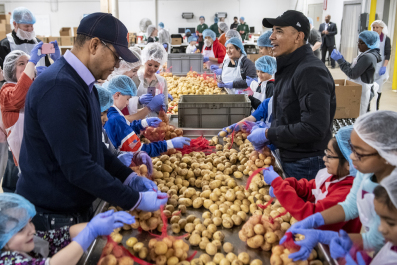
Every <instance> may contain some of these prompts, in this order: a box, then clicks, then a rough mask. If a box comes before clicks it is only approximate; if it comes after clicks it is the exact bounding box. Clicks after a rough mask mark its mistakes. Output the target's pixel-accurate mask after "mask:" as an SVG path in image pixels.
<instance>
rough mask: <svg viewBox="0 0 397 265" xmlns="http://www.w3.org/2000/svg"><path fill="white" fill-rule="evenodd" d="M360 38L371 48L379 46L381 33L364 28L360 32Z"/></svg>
mask: <svg viewBox="0 0 397 265" xmlns="http://www.w3.org/2000/svg"><path fill="white" fill-rule="evenodd" d="M358 38H359V39H361V40H362V41H363V42H365V44H367V47H368V48H370V49H376V48H379V44H380V39H379V34H378V33H376V32H375V31H369V30H364V31H363V32H361V33H360V35H358Z"/></svg>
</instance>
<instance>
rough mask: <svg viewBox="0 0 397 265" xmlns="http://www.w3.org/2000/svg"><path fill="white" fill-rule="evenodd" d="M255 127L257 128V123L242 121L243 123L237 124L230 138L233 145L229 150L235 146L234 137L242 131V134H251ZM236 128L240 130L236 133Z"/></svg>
mask: <svg viewBox="0 0 397 265" xmlns="http://www.w3.org/2000/svg"><path fill="white" fill-rule="evenodd" d="M254 126H255V122H250V121H241V122H239V123H237V124H236V126H234V128H233V132H232V133H231V134H230V135H229V136H228V137H229V138H231V140H232V141H231V143H232V145H230V147H229V149H231V148H232V146H233V143H234V137H235V134H236V133H237V132H240V131H241V132H242V133H247V134H250V133H251V130H252V128H253V127H254ZM236 128H239V130H238V131H236Z"/></svg>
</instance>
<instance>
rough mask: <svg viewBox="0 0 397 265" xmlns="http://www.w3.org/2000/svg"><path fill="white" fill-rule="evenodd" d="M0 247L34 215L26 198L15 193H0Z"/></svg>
mask: <svg viewBox="0 0 397 265" xmlns="http://www.w3.org/2000/svg"><path fill="white" fill-rule="evenodd" d="M0 209H1V211H0V249H3V247H4V246H5V245H6V244H7V242H8V241H9V240H10V239H11V238H12V237H13V236H14V235H15V234H16V233H18V232H19V231H20V230H21V229H22V228H24V227H25V226H26V225H27V224H28V223H29V220H30V219H31V218H33V217H34V216H35V215H36V210H35V208H34V206H33V204H31V203H30V202H29V201H28V200H26V199H25V198H24V197H22V196H20V195H18V194H15V193H1V194H0Z"/></svg>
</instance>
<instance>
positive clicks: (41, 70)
mask: <svg viewBox="0 0 397 265" xmlns="http://www.w3.org/2000/svg"><path fill="white" fill-rule="evenodd" d="M45 70H47V66H36V71H37V74H36V77H38V76H39V75H41V74H42V73H43V72H44V71H45Z"/></svg>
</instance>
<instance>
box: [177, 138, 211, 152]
mask: <svg viewBox="0 0 397 265" xmlns="http://www.w3.org/2000/svg"><path fill="white" fill-rule="evenodd" d="M176 150H178V151H180V152H181V153H182V155H185V154H190V153H191V152H204V153H205V154H206V155H209V154H212V153H214V152H216V149H215V146H210V142H209V141H208V140H207V139H205V138H204V137H203V136H200V137H198V138H196V139H192V140H191V141H190V146H188V145H185V146H184V147H183V148H179V149H176Z"/></svg>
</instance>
